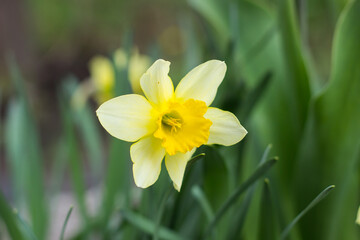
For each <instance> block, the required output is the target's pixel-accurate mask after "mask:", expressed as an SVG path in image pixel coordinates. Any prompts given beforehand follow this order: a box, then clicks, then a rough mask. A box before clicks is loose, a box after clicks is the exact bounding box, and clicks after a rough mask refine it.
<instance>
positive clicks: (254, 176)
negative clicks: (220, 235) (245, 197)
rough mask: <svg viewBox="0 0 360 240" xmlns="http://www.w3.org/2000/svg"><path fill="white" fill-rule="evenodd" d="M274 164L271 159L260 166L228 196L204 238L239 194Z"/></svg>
mask: <svg viewBox="0 0 360 240" xmlns="http://www.w3.org/2000/svg"><path fill="white" fill-rule="evenodd" d="M276 162H277V158H273V159H271V160H269V161H267V162H265V163H264V164H262V165H260V166H259V167H258V168H257V169H256V171H255V172H254V173H253V174H252V175H251V176H250V177H249V178H248V179H247V180H246V181H245V182H244V183H242V184H241V185H240V186H239V187H238V188H237V189H236V190H235V191H234V192H233V193H232V194H231V195H230V197H229V198H228V199H227V200H226V202H225V203H224V204H223V205H222V206H221V208H220V209H219V210H218V211H217V212H216V214H215V216H214V218H213V219H212V221H211V222H210V224H209V225H208V227H207V228H206V231H205V234H204V237H206V236H208V235H209V234H210V233H211V232H212V231H213V229H214V227H215V226H216V224H217V223H218V221H220V219H221V218H222V217H223V215H224V214H225V213H226V212H227V211H228V210H229V208H230V207H231V206H232V205H234V204H235V202H236V200H237V199H238V198H239V197H240V196H241V194H242V193H244V192H245V191H246V190H247V189H248V188H249V187H250V186H252V185H253V184H254V183H255V182H256V181H257V180H258V179H259V178H260V177H262V176H263V175H264V174H265V173H266V172H267V171H268V170H269V169H270V168H271V167H272V166H273V165H274V164H275V163H276Z"/></svg>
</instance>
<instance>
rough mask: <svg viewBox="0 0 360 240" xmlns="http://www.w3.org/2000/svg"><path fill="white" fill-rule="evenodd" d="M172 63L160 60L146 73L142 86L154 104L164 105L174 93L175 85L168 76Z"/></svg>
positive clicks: (142, 79) (141, 80) (143, 76)
mask: <svg viewBox="0 0 360 240" xmlns="http://www.w3.org/2000/svg"><path fill="white" fill-rule="evenodd" d="M169 69H170V62H167V61H165V60H162V59H159V60H157V61H156V62H155V63H153V65H151V67H150V68H149V69H148V70H147V71H146V73H144V74H143V75H142V77H141V79H140V85H141V88H142V90H143V92H144V93H145V96H146V98H147V99H149V101H150V102H152V103H154V104H162V103H164V102H166V101H167V100H169V99H170V98H171V97H172V96H173V93H174V86H173V83H172V81H171V79H170V77H169V76H168V73H169Z"/></svg>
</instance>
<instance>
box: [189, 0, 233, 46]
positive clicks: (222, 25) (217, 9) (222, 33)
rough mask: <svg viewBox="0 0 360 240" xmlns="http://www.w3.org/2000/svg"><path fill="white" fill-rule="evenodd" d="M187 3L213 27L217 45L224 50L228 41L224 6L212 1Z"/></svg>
mask: <svg viewBox="0 0 360 240" xmlns="http://www.w3.org/2000/svg"><path fill="white" fill-rule="evenodd" d="M188 3H189V5H190V6H191V7H192V8H194V9H195V10H196V11H198V12H199V13H200V14H201V15H202V16H203V17H204V18H205V19H206V21H207V22H208V23H209V24H210V25H211V26H212V27H213V29H214V31H215V36H216V37H217V38H218V39H219V40H218V44H220V45H222V48H225V46H226V44H227V43H228V42H229V40H230V29H229V24H228V19H227V16H228V14H227V12H226V9H224V4H220V3H219V2H218V1H214V0H188Z"/></svg>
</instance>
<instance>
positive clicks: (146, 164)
mask: <svg viewBox="0 0 360 240" xmlns="http://www.w3.org/2000/svg"><path fill="white" fill-rule="evenodd" d="M169 69H170V62H167V61H164V60H161V59H159V60H157V61H156V62H155V63H154V64H153V65H152V66H151V67H150V68H149V69H148V70H147V71H146V73H145V74H143V75H142V77H141V80H140V85H141V88H142V90H143V92H144V94H145V96H146V98H145V97H143V96H141V95H137V94H128V95H123V96H120V97H116V98H113V99H111V100H109V101H107V102H105V103H103V104H102V105H101V106H100V107H99V109H98V110H97V111H96V113H97V116H98V118H99V121H100V123H101V124H102V126H103V127H104V128H105V129H106V130H107V131H108V132H109V133H110V134H111V135H112V136H114V137H116V138H119V139H121V140H124V141H128V142H135V143H134V144H132V146H131V148H130V156H131V160H132V162H133V174H134V180H135V184H136V185H137V186H138V187H142V188H146V187H149V186H151V185H152V184H154V183H155V181H156V180H157V179H158V177H159V174H160V170H161V162H162V160H163V158H164V157H165V166H166V168H167V171H168V173H169V175H170V178H171V179H172V181H173V184H174V187H175V189H176V190H178V191H180V188H181V184H182V181H183V176H184V172H185V167H186V164H187V162H188V161H189V160H190V158H191V156H192V154H193V153H194V152H195V150H196V148H198V147H200V146H201V145H203V144H221V145H225V146H229V145H233V144H235V143H237V142H239V141H240V140H241V139H243V138H244V137H245V135H246V134H247V131H246V130H245V128H243V127H242V126H241V124H240V122H239V120H238V119H237V118H236V117H235V115H234V114H232V113H230V112H227V111H223V110H220V109H218V108H213V107H209V106H210V104H211V103H212V101H213V100H214V98H215V95H216V92H217V89H218V87H219V85H220V83H221V82H222V80H223V78H224V76H225V72H226V64H225V63H224V62H222V61H218V60H211V61H208V62H205V63H203V64H201V65H199V66H197V67H196V68H194V69H193V70H191V71H190V72H189V73H188V74H187V75H186V76H185V77H184V78H183V79H182V80H181V81H180V83H179V84H178V86H177V88H176V90H175V91H174V86H173V83H172V81H171V79H170V77H169V76H168V73H169Z"/></svg>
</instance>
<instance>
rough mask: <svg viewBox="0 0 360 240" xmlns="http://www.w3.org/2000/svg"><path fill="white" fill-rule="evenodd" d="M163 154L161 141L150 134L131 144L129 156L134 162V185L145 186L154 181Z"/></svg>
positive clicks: (159, 168)
mask: <svg viewBox="0 0 360 240" xmlns="http://www.w3.org/2000/svg"><path fill="white" fill-rule="evenodd" d="M164 155H165V149H164V148H163V147H162V146H161V141H160V140H159V139H156V138H155V137H153V136H152V135H150V136H148V137H145V138H143V139H140V141H138V142H136V143H134V144H133V145H131V147H130V156H131V160H132V161H133V163H134V164H133V174H134V180H135V184H136V186H138V187H141V188H147V187H149V186H151V185H152V184H154V183H155V182H156V180H157V179H158V177H159V175H160V170H161V161H162V159H163V158H164Z"/></svg>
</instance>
